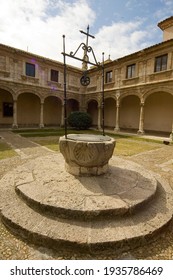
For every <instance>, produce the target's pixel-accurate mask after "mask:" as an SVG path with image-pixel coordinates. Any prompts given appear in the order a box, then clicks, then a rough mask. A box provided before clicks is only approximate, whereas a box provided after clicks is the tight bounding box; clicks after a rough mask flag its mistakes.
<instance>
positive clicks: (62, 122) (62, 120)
mask: <svg viewBox="0 0 173 280" xmlns="http://www.w3.org/2000/svg"><path fill="white" fill-rule="evenodd" d="M63 126H64V105H62V106H61V123H60V127H63Z"/></svg>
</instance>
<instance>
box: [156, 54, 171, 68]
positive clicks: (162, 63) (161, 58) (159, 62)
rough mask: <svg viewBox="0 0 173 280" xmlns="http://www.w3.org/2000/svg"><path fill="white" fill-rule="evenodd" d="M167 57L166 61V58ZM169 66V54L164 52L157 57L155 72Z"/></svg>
mask: <svg viewBox="0 0 173 280" xmlns="http://www.w3.org/2000/svg"><path fill="white" fill-rule="evenodd" d="M165 58H166V61H164V59H165ZM167 67H168V54H163V55H159V56H156V57H155V64H154V72H155V73H157V72H161V71H166V70H167Z"/></svg>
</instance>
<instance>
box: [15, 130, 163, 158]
mask: <svg viewBox="0 0 173 280" xmlns="http://www.w3.org/2000/svg"><path fill="white" fill-rule="evenodd" d="M70 133H87V134H88V133H92V134H100V132H98V131H93V130H87V131H86V130H85V131H74V130H70V131H68V134H70ZM20 135H21V136H24V137H30V140H32V141H33V142H36V143H37V144H39V145H41V146H45V147H47V148H48V149H50V150H53V151H55V152H58V151H59V145H58V141H59V137H60V136H62V135H64V130H56V131H52V130H51V131H50V130H49V131H44V130H43V131H41V132H40V131H34V132H33V131H22V132H20ZM108 135H110V136H111V137H114V138H115V139H116V147H115V150H114V155H118V156H132V155H135V154H139V153H142V152H146V151H150V150H153V149H159V148H161V147H163V144H162V142H161V141H158V140H150V139H144V138H141V137H138V136H130V135H119V134H117V135H114V134H108Z"/></svg>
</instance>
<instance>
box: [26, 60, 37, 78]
mask: <svg viewBox="0 0 173 280" xmlns="http://www.w3.org/2000/svg"><path fill="white" fill-rule="evenodd" d="M26 76H31V77H35V64H31V63H28V62H26Z"/></svg>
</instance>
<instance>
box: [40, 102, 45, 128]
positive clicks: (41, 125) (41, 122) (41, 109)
mask: <svg viewBox="0 0 173 280" xmlns="http://www.w3.org/2000/svg"><path fill="white" fill-rule="evenodd" d="M43 108H44V102H43V101H41V103H40V128H43V127H44V122H43V115H44V114H43Z"/></svg>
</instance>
